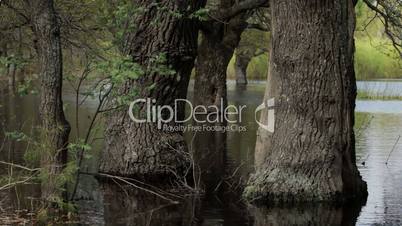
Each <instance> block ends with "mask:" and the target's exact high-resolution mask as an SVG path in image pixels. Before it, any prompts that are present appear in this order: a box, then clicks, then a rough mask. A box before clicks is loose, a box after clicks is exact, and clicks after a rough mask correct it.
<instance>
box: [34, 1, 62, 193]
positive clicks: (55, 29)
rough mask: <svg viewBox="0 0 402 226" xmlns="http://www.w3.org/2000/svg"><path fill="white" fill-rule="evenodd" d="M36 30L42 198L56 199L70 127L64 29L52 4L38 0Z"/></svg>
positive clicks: (36, 2)
mask: <svg viewBox="0 0 402 226" xmlns="http://www.w3.org/2000/svg"><path fill="white" fill-rule="evenodd" d="M33 9H34V12H33V14H32V17H33V18H32V21H33V24H32V28H33V31H34V35H35V36H36V38H37V40H38V47H39V48H38V56H39V65H40V80H41V102H40V106H39V113H40V119H41V129H42V136H43V137H42V142H43V144H44V148H43V150H42V152H41V159H42V167H43V168H44V169H46V170H47V172H48V174H49V176H48V181H46V182H45V183H43V186H42V197H44V198H46V199H52V198H53V196H55V195H60V190H59V189H60V188H57V187H56V184H55V180H56V178H57V174H59V173H60V172H61V170H62V168H63V166H64V164H65V162H66V159H67V152H66V149H65V148H66V145H67V142H68V136H69V133H70V126H69V124H68V122H67V120H66V119H65V116H64V112H63V101H62V82H63V71H62V65H63V63H62V54H61V44H60V26H59V23H58V21H57V16H56V12H55V10H54V6H53V1H52V0H38V1H35V3H34V5H33Z"/></svg>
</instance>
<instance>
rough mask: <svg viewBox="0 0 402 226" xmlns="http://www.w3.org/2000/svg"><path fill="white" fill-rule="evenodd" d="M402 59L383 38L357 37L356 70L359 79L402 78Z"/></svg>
mask: <svg viewBox="0 0 402 226" xmlns="http://www.w3.org/2000/svg"><path fill="white" fill-rule="evenodd" d="M384 42H385V43H384ZM401 65H402V61H401V60H400V59H398V54H397V53H396V52H394V51H393V49H391V47H389V46H387V45H386V41H385V40H383V39H377V38H376V39H371V40H370V39H368V38H357V39H356V53H355V70H356V77H357V79H358V80H367V79H374V78H402V66H401Z"/></svg>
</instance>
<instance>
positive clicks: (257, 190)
mask: <svg viewBox="0 0 402 226" xmlns="http://www.w3.org/2000/svg"><path fill="white" fill-rule="evenodd" d="M321 172H322V173H321V176H320V177H308V175H306V174H301V173H296V172H292V170H291V169H290V168H288V169H273V170H271V171H264V172H258V173H256V174H254V175H252V177H251V178H250V180H249V182H248V186H247V187H246V188H245V190H244V193H243V197H244V198H245V199H246V200H247V201H249V202H251V203H254V204H268V203H272V204H279V203H299V202H300V203H301V202H333V203H344V202H348V201H361V202H365V200H366V199H367V196H368V192H367V184H366V182H365V181H363V180H362V179H361V177H360V176H357V177H348V178H347V179H346V180H349V181H348V182H347V183H348V187H347V188H346V186H345V182H344V179H343V180H342V179H341V178H339V179H340V180H334V179H333V178H331V177H328V175H326V174H325V172H327V171H326V170H322V171H321ZM348 176H350V175H348ZM352 178H354V179H352ZM351 180H353V181H351ZM351 185H353V186H351Z"/></svg>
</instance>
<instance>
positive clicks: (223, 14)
mask: <svg viewBox="0 0 402 226" xmlns="http://www.w3.org/2000/svg"><path fill="white" fill-rule="evenodd" d="M268 3H269V1H268V0H244V1H241V2H239V3H237V4H234V5H232V6H231V7H230V8H227V9H219V10H217V11H216V12H214V13H212V15H213V18H216V19H218V20H222V21H223V20H227V19H230V18H233V17H235V16H237V15H239V14H240V13H243V12H245V11H248V10H251V9H255V8H258V7H264V6H265V7H267V6H268Z"/></svg>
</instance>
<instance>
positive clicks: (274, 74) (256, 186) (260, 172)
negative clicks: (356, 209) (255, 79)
mask: <svg viewBox="0 0 402 226" xmlns="http://www.w3.org/2000/svg"><path fill="white" fill-rule="evenodd" d="M271 13H272V51H271V57H270V59H271V61H270V74H269V76H268V85H267V91H266V96H265V100H268V99H271V98H275V99H274V102H275V107H274V108H273V109H274V114H273V115H274V118H275V119H274V131H273V132H269V131H266V130H264V129H263V128H260V129H259V131H258V137H257V145H256V153H255V164H256V173H255V175H253V176H252V177H251V179H250V181H249V186H248V187H247V188H246V190H245V197H246V198H248V200H253V201H263V202H265V201H266V202H268V201H274V202H292V201H345V200H347V199H354V198H365V197H366V196H367V190H366V189H367V188H366V183H365V182H364V181H363V180H362V178H361V176H360V174H359V171H358V170H357V167H356V159H355V138H354V132H353V125H354V108H355V98H356V81H355V72H354V68H353V61H354V59H353V56H354V39H353V33H354V26H355V15H354V5H353V2H352V0H348V1H344V0H312V1H302V0H297V1H285V0H273V1H271ZM261 114H262V115H261V122H263V123H265V124H266V123H267V118H269V117H267V111H266V110H264V111H262V113H261ZM271 114H272V112H271ZM270 118H271V120H272V117H270Z"/></svg>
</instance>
